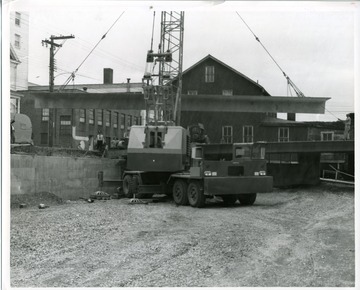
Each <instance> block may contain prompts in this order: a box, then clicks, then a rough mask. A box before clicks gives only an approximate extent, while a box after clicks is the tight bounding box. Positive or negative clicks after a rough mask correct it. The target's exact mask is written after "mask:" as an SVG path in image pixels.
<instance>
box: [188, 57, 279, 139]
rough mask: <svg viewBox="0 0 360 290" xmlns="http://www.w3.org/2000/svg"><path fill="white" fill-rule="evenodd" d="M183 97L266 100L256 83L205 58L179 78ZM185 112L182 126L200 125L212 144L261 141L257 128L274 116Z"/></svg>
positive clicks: (243, 113)
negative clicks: (247, 97) (253, 96)
mask: <svg viewBox="0 0 360 290" xmlns="http://www.w3.org/2000/svg"><path fill="white" fill-rule="evenodd" d="M182 93H183V94H188V95H193V97H194V98H196V95H222V96H223V98H224V102H226V96H229V95H234V96H238V97H239V98H241V96H252V95H256V96H269V97H270V95H269V93H268V92H267V91H266V90H265V89H264V88H263V87H262V86H261V85H259V84H258V83H257V82H254V81H253V80H251V79H250V78H248V77H247V76H245V75H243V74H242V73H240V72H238V71H236V70H235V69H233V68H231V67H230V66H228V65H227V64H225V63H223V62H221V61H220V60H218V59H216V58H215V57H213V56H211V55H208V56H206V57H205V58H203V59H202V60H200V61H199V62H197V63H196V64H194V65H193V66H191V67H190V68H188V69H187V70H185V71H184V72H183V76H182ZM216 109H217V108H214V111H213V112H186V111H185V112H184V111H182V113H181V125H182V126H183V127H185V128H186V127H188V126H191V125H193V124H197V123H201V124H203V125H204V127H205V132H206V134H207V135H208V137H209V139H210V142H211V143H236V142H238V143H239V142H255V141H260V140H262V139H261V138H262V137H261V134H260V125H261V123H262V122H263V120H264V119H265V118H266V117H267V116H272V117H275V116H276V114H274V113H265V112H264V113H250V112H218V111H216Z"/></svg>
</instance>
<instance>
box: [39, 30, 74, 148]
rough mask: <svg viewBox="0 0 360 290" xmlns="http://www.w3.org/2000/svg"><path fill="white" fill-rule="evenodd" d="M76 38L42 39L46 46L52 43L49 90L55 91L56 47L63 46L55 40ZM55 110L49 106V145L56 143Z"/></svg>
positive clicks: (51, 37)
mask: <svg viewBox="0 0 360 290" xmlns="http://www.w3.org/2000/svg"><path fill="white" fill-rule="evenodd" d="M70 38H75V37H74V35H68V36H63V35H60V36H54V35H51V36H50V40H49V39H45V40H42V41H41V43H42V45H43V46H44V43H45V45H46V47H47V46H48V44H49V45H50V65H49V91H50V92H53V91H54V80H55V77H54V72H55V69H56V68H55V47H62V44H58V43H55V40H60V39H70ZM55 110H56V109H50V108H49V121H48V145H49V147H53V145H54V135H55V117H54V116H55Z"/></svg>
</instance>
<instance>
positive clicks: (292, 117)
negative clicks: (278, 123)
mask: <svg viewBox="0 0 360 290" xmlns="http://www.w3.org/2000/svg"><path fill="white" fill-rule="evenodd" d="M287 120H288V121H296V114H295V113H287Z"/></svg>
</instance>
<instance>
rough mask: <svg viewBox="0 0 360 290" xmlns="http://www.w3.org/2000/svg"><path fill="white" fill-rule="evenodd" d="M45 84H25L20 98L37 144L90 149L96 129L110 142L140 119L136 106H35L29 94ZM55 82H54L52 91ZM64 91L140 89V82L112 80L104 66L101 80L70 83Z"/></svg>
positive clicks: (89, 92)
mask: <svg viewBox="0 0 360 290" xmlns="http://www.w3.org/2000/svg"><path fill="white" fill-rule="evenodd" d="M48 89H49V87H48V86H29V89H28V90H27V91H24V92H23V93H24V98H22V100H21V112H22V113H23V114H26V115H28V116H29V117H30V119H31V122H32V127H33V142H34V145H37V146H50V147H53V146H54V147H66V148H77V147H78V146H79V145H81V146H83V147H84V148H86V149H90V150H92V149H94V142H95V138H96V135H97V133H98V131H101V132H102V134H103V135H104V137H105V140H106V143H107V144H110V143H111V142H110V141H111V140H112V139H113V138H117V139H121V138H123V137H124V136H126V135H127V134H128V131H129V129H130V127H131V126H132V125H140V124H142V123H143V121H142V116H141V111H140V110H112V109H111V108H107V109H104V108H99V109H68V108H67V109H49V108H42V109H38V108H35V100H34V97H33V95H34V94H36V91H48ZM57 90H58V86H54V91H57ZM64 92H82V93H84V94H91V93H93V92H97V93H98V92H102V93H109V92H120V93H121V92H132V93H139V92H142V84H141V83H130V79H128V80H127V82H126V83H121V84H114V83H113V82H112V70H111V69H104V84H80V85H72V86H71V87H70V88H69V89H65V90H64Z"/></svg>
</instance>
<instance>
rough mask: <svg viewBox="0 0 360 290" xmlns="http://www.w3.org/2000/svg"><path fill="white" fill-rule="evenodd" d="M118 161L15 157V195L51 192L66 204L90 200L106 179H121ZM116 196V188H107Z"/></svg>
mask: <svg viewBox="0 0 360 290" xmlns="http://www.w3.org/2000/svg"><path fill="white" fill-rule="evenodd" d="M118 162H119V161H118V160H117V159H106V158H103V159H97V158H74V157H52V156H35V155H34V156H31V155H18V154H11V195H15V194H33V193H39V192H50V193H53V194H55V195H57V196H58V197H60V198H62V199H64V200H67V199H69V200H74V199H78V198H79V197H88V196H89V195H90V194H91V193H93V192H95V191H97V190H98V189H99V188H98V172H99V171H103V172H104V179H115V178H120V167H119V165H118ZM102 190H104V191H105V192H108V193H110V194H112V193H113V192H114V187H103V189H102Z"/></svg>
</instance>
